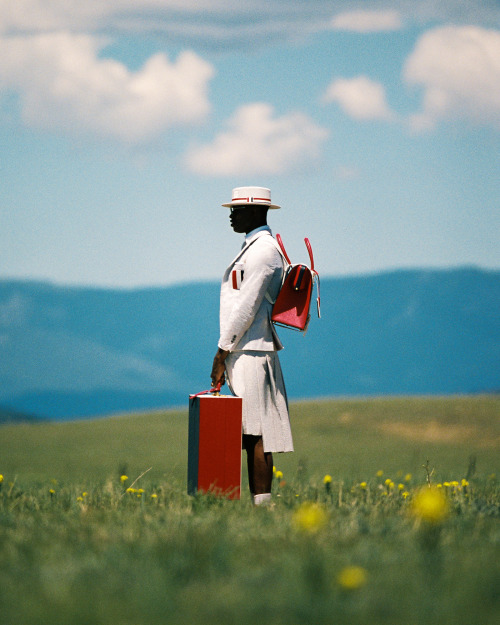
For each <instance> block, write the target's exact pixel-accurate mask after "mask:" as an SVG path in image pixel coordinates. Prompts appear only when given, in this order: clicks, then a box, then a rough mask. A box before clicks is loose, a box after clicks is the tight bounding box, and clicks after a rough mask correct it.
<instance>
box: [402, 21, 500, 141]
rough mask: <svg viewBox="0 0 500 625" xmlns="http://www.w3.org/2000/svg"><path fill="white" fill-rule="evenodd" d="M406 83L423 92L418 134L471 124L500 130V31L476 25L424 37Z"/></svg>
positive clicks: (407, 67)
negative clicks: (447, 124) (455, 122)
mask: <svg viewBox="0 0 500 625" xmlns="http://www.w3.org/2000/svg"><path fill="white" fill-rule="evenodd" d="M404 78H405V80H406V81H407V82H408V83H409V84H411V85H418V86H421V87H422V88H423V89H424V99H423V108H422V111H421V112H420V113H417V114H415V115H413V116H412V118H411V120H410V122H411V124H412V126H413V128H414V129H417V130H418V129H425V128H432V127H433V126H434V125H435V124H436V123H437V122H439V121H440V120H452V119H466V120H469V121H472V122H474V123H479V124H492V125H493V126H496V127H498V128H500V31H497V30H486V29H484V28H479V27H477V26H464V27H453V26H448V27H443V28H436V29H433V30H431V31H429V32H427V33H425V34H424V35H422V37H421V38H420V40H419V41H418V43H417V45H416V47H415V50H414V51H413V53H412V54H411V56H410V57H409V58H408V60H407V62H406V65H405V68H404Z"/></svg>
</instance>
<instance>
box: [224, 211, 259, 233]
mask: <svg viewBox="0 0 500 625" xmlns="http://www.w3.org/2000/svg"><path fill="white" fill-rule="evenodd" d="M253 208H254V207H253V206H248V205H246V206H233V207H232V208H231V209H230V210H231V212H230V214H229V221H230V222H231V227H232V229H233V230H234V231H235V232H239V233H243V232H244V233H247V232H251V231H252V230H253V229H254V226H253V223H254V221H255V216H254V211H253Z"/></svg>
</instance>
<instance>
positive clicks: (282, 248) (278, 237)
mask: <svg viewBox="0 0 500 625" xmlns="http://www.w3.org/2000/svg"><path fill="white" fill-rule="evenodd" d="M276 241H278V245H279V246H280V248H281V251H282V252H283V256H284V257H285V260H286V262H287V263H288V264H289V265H291V264H292V261H291V260H290V259H289V258H288V254H287V253H286V250H285V246H284V245H283V241H282V239H281V235H279V234H277V235H276Z"/></svg>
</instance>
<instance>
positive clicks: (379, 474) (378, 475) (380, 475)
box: [377, 469, 384, 477]
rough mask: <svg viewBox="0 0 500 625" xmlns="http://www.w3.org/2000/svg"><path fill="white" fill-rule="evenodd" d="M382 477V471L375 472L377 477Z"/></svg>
mask: <svg viewBox="0 0 500 625" xmlns="http://www.w3.org/2000/svg"><path fill="white" fill-rule="evenodd" d="M382 475H384V472H383V471H382V469H380V470H379V471H377V477H382Z"/></svg>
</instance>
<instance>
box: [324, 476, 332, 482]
mask: <svg viewBox="0 0 500 625" xmlns="http://www.w3.org/2000/svg"><path fill="white" fill-rule="evenodd" d="M331 483H332V476H331V475H325V477H324V478H323V484H331Z"/></svg>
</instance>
